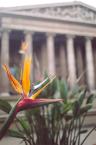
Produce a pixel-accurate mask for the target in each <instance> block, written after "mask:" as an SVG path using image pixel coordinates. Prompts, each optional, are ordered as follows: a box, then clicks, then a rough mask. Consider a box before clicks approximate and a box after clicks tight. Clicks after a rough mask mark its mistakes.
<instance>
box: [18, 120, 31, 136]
mask: <svg viewBox="0 0 96 145" xmlns="http://www.w3.org/2000/svg"><path fill="white" fill-rule="evenodd" d="M17 120H18V122H19V123H20V125H21V127H22V129H23V131H24V133H25V134H26V135H27V136H29V135H30V127H29V126H28V123H27V121H26V120H24V119H17Z"/></svg>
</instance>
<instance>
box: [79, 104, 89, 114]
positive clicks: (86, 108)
mask: <svg viewBox="0 0 96 145" xmlns="http://www.w3.org/2000/svg"><path fill="white" fill-rule="evenodd" d="M91 108H92V104H87V105H85V106H84V107H82V108H80V115H81V114H84V113H86V112H88V111H89V110H90V109H91Z"/></svg>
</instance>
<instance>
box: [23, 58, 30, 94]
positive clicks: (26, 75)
mask: <svg viewBox="0 0 96 145" xmlns="http://www.w3.org/2000/svg"><path fill="white" fill-rule="evenodd" d="M30 71H31V57H28V56H26V57H25V60H24V68H23V72H22V87H23V91H24V93H25V94H28V93H29V90H30Z"/></svg>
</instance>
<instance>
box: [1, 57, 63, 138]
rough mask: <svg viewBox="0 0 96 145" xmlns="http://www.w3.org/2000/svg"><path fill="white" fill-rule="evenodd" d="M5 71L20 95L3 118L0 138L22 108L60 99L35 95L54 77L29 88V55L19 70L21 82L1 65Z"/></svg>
mask: <svg viewBox="0 0 96 145" xmlns="http://www.w3.org/2000/svg"><path fill="white" fill-rule="evenodd" d="M3 68H4V70H5V72H6V73H7V76H8V78H9V80H10V83H11V85H12V87H13V88H14V89H15V91H16V92H17V93H19V94H20V95H21V97H20V98H19V99H18V101H17V102H16V104H15V106H14V107H13V108H12V110H11V111H10V114H9V116H8V118H7V119H6V120H5V122H4V124H3V126H2V128H1V129H0V139H2V138H3V136H4V135H5V133H6V132H7V130H8V128H9V127H10V125H11V124H12V122H13V120H14V118H15V117H16V114H17V113H18V112H20V111H22V110H26V109H32V108H34V107H38V106H42V105H45V104H49V103H56V102H60V101H62V99H44V98H43V99H41V98H38V99H37V96H38V95H39V94H40V93H41V92H42V91H43V90H44V89H45V88H46V87H47V86H48V85H49V84H50V83H51V82H52V80H53V79H54V77H48V78H46V79H45V80H44V81H42V82H41V83H40V84H38V85H36V86H33V87H32V88H31V83H30V73H31V71H30V70H31V57H29V56H28V55H27V56H26V57H25V60H24V66H23V71H22V72H21V82H19V81H18V80H17V79H16V78H15V77H14V76H13V75H12V74H11V72H10V70H9V68H8V67H7V66H6V64H4V65H3Z"/></svg>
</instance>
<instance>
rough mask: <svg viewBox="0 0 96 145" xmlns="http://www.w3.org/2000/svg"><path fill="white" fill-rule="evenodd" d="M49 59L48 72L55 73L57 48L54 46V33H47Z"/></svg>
mask: <svg viewBox="0 0 96 145" xmlns="http://www.w3.org/2000/svg"><path fill="white" fill-rule="evenodd" d="M46 43H47V57H48V58H47V59H48V60H47V61H48V74H51V75H54V74H55V73H56V72H55V48H54V34H53V33H48V34H47V40H46Z"/></svg>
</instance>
